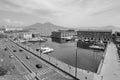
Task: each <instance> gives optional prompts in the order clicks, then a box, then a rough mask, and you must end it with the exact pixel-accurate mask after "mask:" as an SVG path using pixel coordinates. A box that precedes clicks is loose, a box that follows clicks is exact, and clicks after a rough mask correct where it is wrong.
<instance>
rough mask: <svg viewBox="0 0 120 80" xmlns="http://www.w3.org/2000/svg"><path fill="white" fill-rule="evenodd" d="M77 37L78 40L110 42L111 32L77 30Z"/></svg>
mask: <svg viewBox="0 0 120 80" xmlns="http://www.w3.org/2000/svg"><path fill="white" fill-rule="evenodd" d="M77 36H78V38H79V39H80V40H86V39H87V40H90V41H111V38H112V30H79V31H77Z"/></svg>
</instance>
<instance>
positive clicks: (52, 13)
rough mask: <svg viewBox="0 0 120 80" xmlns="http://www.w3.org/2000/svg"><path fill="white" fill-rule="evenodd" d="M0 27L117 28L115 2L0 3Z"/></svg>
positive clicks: (119, 7)
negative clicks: (44, 24)
mask: <svg viewBox="0 0 120 80" xmlns="http://www.w3.org/2000/svg"><path fill="white" fill-rule="evenodd" d="M0 5H1V7H0V25H12V26H28V25H32V24H35V23H38V22H40V23H44V22H51V23H53V24H55V25H59V26H63V27H69V28H71V27H72V28H73V27H75V28H77V27H78V28H80V27H82V26H88V27H102V26H107V25H113V26H115V27H119V25H120V22H119V21H120V1H119V0H0Z"/></svg>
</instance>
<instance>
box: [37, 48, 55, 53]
mask: <svg viewBox="0 0 120 80" xmlns="http://www.w3.org/2000/svg"><path fill="white" fill-rule="evenodd" d="M36 50H37V51H40V52H41V53H43V54H47V53H51V52H53V51H54V49H52V48H50V47H40V48H39V49H36Z"/></svg>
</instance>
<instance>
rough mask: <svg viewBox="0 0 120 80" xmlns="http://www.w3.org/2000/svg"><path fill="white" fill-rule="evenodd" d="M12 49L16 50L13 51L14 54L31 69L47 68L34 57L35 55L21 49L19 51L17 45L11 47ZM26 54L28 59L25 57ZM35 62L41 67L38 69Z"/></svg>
mask: <svg viewBox="0 0 120 80" xmlns="http://www.w3.org/2000/svg"><path fill="white" fill-rule="evenodd" d="M11 49H12V50H16V52H13V53H14V54H15V55H17V56H18V57H19V58H20V59H21V60H22V61H23V62H24V63H25V64H26V65H27V66H28V67H29V68H30V69H32V70H33V71H38V70H41V69H43V68H48V66H46V65H45V64H43V63H41V62H40V61H39V59H37V58H35V56H34V55H33V56H32V55H30V53H28V52H26V51H24V50H23V51H22V52H19V49H20V48H19V47H17V46H14V47H11ZM26 56H29V57H30V59H26ZM36 64H41V65H42V68H41V69H38V68H36V66H35V65H36Z"/></svg>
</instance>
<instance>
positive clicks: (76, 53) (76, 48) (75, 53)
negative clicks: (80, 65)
mask: <svg viewBox="0 0 120 80" xmlns="http://www.w3.org/2000/svg"><path fill="white" fill-rule="evenodd" d="M77 41H78V39H75V43H76V45H75V54H76V55H75V77H76V78H77Z"/></svg>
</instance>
